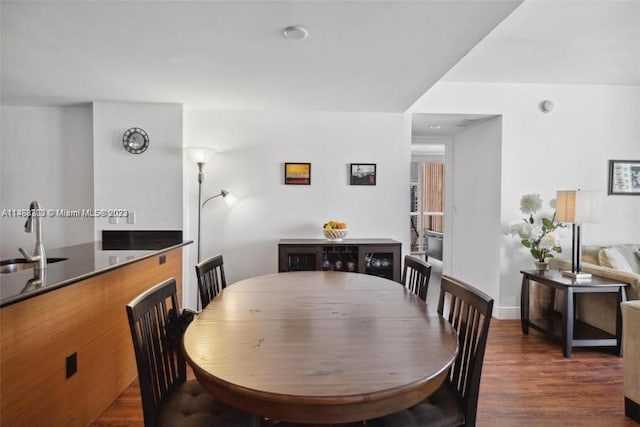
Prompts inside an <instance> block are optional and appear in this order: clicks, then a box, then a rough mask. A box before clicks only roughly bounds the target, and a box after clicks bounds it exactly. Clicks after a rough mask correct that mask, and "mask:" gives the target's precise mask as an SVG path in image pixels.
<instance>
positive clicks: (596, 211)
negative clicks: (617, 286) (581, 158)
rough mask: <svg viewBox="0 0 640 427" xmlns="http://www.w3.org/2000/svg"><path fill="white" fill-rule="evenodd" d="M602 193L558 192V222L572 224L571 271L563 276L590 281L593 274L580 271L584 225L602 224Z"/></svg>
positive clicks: (564, 272) (565, 272) (563, 273)
mask: <svg viewBox="0 0 640 427" xmlns="http://www.w3.org/2000/svg"><path fill="white" fill-rule="evenodd" d="M601 210H602V193H601V192H600V191H581V190H568V191H558V193H557V196H556V220H557V221H558V222H566V223H570V224H572V230H571V271H563V272H562V275H563V276H568V277H573V278H574V279H590V278H591V274H589V273H583V272H582V271H580V260H581V257H582V236H581V235H582V224H586V223H594V222H600V212H601Z"/></svg>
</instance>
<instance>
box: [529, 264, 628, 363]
mask: <svg viewBox="0 0 640 427" xmlns="http://www.w3.org/2000/svg"><path fill="white" fill-rule="evenodd" d="M521 273H522V291H521V294H520V317H521V320H522V333H523V334H525V335H526V334H528V333H529V327H531V328H533V329H535V330H537V331H539V332H542V333H543V334H545V335H548V336H550V337H552V338H554V339H558V340H561V342H562V353H563V355H564V357H567V358H569V357H571V352H572V350H573V347H609V346H615V348H616V354H618V355H621V350H622V314H621V313H620V303H621V302H622V301H626V300H627V292H626V287H627V286H628V284H627V283H624V282H617V281H615V280H611V279H607V278H604V277H598V276H592V277H591V279H587V280H585V279H581V280H576V279H573V278H571V277H566V276H563V275H562V273H561V272H560V271H557V270H548V271H537V270H526V271H525V270H523V271H521ZM531 281H534V282H537V283H540V284H542V285H544V286H548V287H550V288H552V289H555V290H558V291H560V292H562V293H563V294H564V303H563V305H562V311H561V312H560V313H557V312H554V313H553V314H552V315H550V316H548V317H547V318H545V319H530V318H529V291H530V282H531ZM579 293H616V294H617V295H618V304H617V308H616V334H615V335H611V334H610V333H608V332H605V331H603V330H601V329H598V328H596V327H594V326H591V325H589V324H587V323H584V322H581V321H580V320H578V319H576V318H575V314H576V313H575V302H574V301H575V297H574V295H575V294H579Z"/></svg>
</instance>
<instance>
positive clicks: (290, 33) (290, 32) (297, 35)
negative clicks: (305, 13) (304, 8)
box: [282, 25, 309, 40]
mask: <svg viewBox="0 0 640 427" xmlns="http://www.w3.org/2000/svg"><path fill="white" fill-rule="evenodd" d="M282 34H283V35H284V36H285V37H286V38H288V39H289V40H304V39H306V38H307V37H308V36H309V31H307V29H306V28H304V27H300V26H298V25H292V26H290V27H287V28H285V29H284V30H282Z"/></svg>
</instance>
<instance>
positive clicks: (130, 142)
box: [122, 128, 149, 154]
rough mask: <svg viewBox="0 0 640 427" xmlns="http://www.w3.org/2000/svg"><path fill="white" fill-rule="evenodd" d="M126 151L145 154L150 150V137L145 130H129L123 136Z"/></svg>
mask: <svg viewBox="0 0 640 427" xmlns="http://www.w3.org/2000/svg"><path fill="white" fill-rule="evenodd" d="M122 145H124V149H125V150H127V151H128V152H130V153H132V154H140V153H144V152H145V150H146V149H147V148H149V135H148V134H147V132H145V131H144V130H143V129H140V128H131V129H127V130H126V132H125V133H124V135H123V136H122Z"/></svg>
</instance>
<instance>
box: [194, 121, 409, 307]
mask: <svg viewBox="0 0 640 427" xmlns="http://www.w3.org/2000/svg"><path fill="white" fill-rule="evenodd" d="M184 129H185V138H184V141H185V146H203V145H204V146H211V147H214V148H216V149H217V150H219V154H218V155H216V156H215V157H214V158H213V159H212V160H211V162H210V163H208V164H207V165H205V182H204V197H206V196H208V195H213V194H215V193H217V192H218V191H219V189H220V188H224V189H226V190H229V191H231V192H233V193H235V194H237V195H238V197H239V199H240V202H239V203H238V204H237V205H236V206H234V207H233V209H231V210H228V209H227V208H226V205H225V204H224V203H223V202H222V200H219V199H214V200H213V201H212V202H210V203H209V204H207V206H206V207H205V209H204V211H203V219H202V236H203V237H202V239H203V241H202V248H203V251H202V252H203V254H202V256H203V258H206V257H208V256H212V255H214V254H217V253H222V254H223V255H224V259H225V272H226V273H227V279H228V281H231V282H233V281H237V280H240V279H243V278H246V277H250V276H255V275H259V274H266V273H271V272H275V271H277V242H278V240H279V239H281V238H322V237H323V236H322V232H321V227H322V224H323V223H324V222H325V221H327V220H329V219H337V220H343V221H346V222H347V224H348V226H349V236H348V237H350V238H351V237H355V238H357V237H360V238H368V237H381V238H392V239H396V240H399V241H401V242H402V243H403V250H404V251H407V250H408V247H409V246H408V244H409V226H408V221H409V219H408V209H409V188H408V187H409V186H408V183H409V162H410V157H411V153H410V139H411V135H410V123H409V117H408V115H401V114H364V113H363V114H359V113H320V112H317V113H314V112H310V113H292V112H248V111H244V112H240V111H212V110H198V109H185V118H184ZM284 162H311V163H312V165H311V185H310V186H295V185H284V184H283V164H284ZM349 163H376V164H377V165H378V166H377V173H378V180H377V185H376V186H350V185H349V184H348V182H349V181H348V166H349ZM196 176H197V167H196V165H195V164H193V163H191V162H189V160H188V159H185V176H184V180H185V191H186V195H185V230H187V234H186V237H187V238H191V239H194V240H196V234H197V233H196V221H197V204H198V203H197V191H198V184H197V178H196ZM195 249H196V248H195V245H193V246H192V247H190V259H189V261H188V262H187V268H186V270H187V271H188V278H187V282H186V283H192V284H193V283H195V278H194V277H193V273H192V271H191V270H192V269H193V268H191V267H190V266H192V265H194V264H195ZM193 289H194V290H193V291H192V292H191V293H190V295H189V298H190V299H189V300H187V301H186V304H187V305H189V304H190V305H191V306H195V287H194V288H193Z"/></svg>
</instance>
